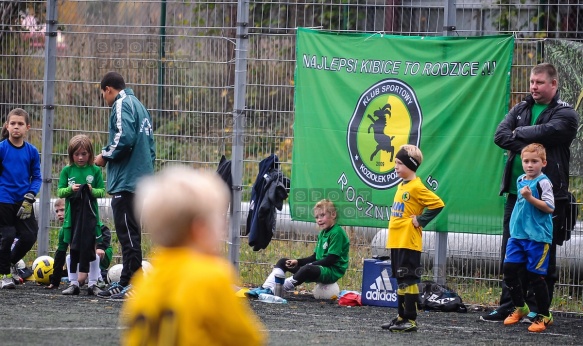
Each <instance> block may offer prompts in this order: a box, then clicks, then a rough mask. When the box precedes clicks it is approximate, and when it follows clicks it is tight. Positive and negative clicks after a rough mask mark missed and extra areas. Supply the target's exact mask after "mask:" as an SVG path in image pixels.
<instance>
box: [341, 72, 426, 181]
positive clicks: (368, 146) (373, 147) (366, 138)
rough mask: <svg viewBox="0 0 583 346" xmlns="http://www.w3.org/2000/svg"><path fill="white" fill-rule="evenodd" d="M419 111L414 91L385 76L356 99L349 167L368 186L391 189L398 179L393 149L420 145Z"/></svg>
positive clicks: (349, 150) (351, 129)
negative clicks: (350, 166)
mask: <svg viewBox="0 0 583 346" xmlns="http://www.w3.org/2000/svg"><path fill="white" fill-rule="evenodd" d="M421 121H422V114H421V108H420V107H419V102H418V100H417V96H416V95H415V92H414V90H413V89H412V88H411V87H410V86H409V85H407V84H406V83H404V82H403V81H401V80H398V79H384V80H381V81H379V82H377V83H376V84H374V85H372V86H371V87H370V88H368V90H366V91H365V92H364V93H363V94H362V95H361V96H360V98H359V100H358V103H357V105H356V107H355V110H354V113H353V115H352V118H351V119H350V122H349V124H348V134H347V145H348V152H349V154H350V159H351V162H352V167H353V168H354V170H355V171H356V173H357V174H358V176H359V177H360V179H361V180H362V181H363V182H365V183H366V184H367V185H368V186H370V187H373V188H376V189H390V188H391V187H393V186H395V185H397V184H398V183H399V182H400V181H401V178H399V176H398V175H397V173H396V172H395V162H394V160H395V150H397V151H398V150H399V148H400V146H401V145H403V144H414V145H416V146H419V143H420V139H421Z"/></svg>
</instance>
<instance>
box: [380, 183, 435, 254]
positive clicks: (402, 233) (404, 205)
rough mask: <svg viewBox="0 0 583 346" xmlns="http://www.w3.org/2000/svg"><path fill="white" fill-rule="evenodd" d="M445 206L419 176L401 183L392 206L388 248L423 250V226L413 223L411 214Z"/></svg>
mask: <svg viewBox="0 0 583 346" xmlns="http://www.w3.org/2000/svg"><path fill="white" fill-rule="evenodd" d="M444 206H445V205H444V203H443V201H442V200H441V198H439V197H438V196H437V195H436V194H435V193H433V191H431V190H429V189H428V188H427V187H425V185H423V183H422V182H421V179H419V177H416V178H415V179H413V180H411V181H409V182H407V183H405V184H404V183H400V184H399V187H398V188H397V192H395V199H394V201H393V205H392V206H391V218H390V220H389V236H388V237H387V248H389V249H411V250H415V251H422V250H423V247H422V246H423V242H422V238H421V227H417V228H416V227H415V226H414V225H413V220H412V219H411V216H413V215H417V216H419V215H421V214H422V213H423V210H425V208H428V209H436V208H442V207H444Z"/></svg>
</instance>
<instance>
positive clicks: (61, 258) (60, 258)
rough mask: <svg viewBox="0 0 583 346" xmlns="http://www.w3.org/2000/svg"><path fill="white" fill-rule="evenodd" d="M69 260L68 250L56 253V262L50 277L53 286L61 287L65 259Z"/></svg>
mask: <svg viewBox="0 0 583 346" xmlns="http://www.w3.org/2000/svg"><path fill="white" fill-rule="evenodd" d="M66 258H67V250H65V251H63V250H59V249H57V251H55V262H54V263H53V268H54V269H53V274H52V275H51V276H50V278H49V279H50V281H51V284H52V285H53V286H57V287H59V285H60V284H61V278H62V277H63V276H64V275H63V272H64V271H63V267H64V266H65V259H66Z"/></svg>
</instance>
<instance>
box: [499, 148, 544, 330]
mask: <svg viewBox="0 0 583 346" xmlns="http://www.w3.org/2000/svg"><path fill="white" fill-rule="evenodd" d="M520 159H521V161H522V169H523V170H524V173H525V174H523V175H521V176H519V177H518V179H517V181H516V184H517V191H518V199H517V200H516V204H515V205H514V209H513V210H512V215H511V217H510V239H508V244H507V245H506V256H505V257H504V266H503V271H504V283H505V284H506V286H507V287H508V292H510V297H511V298H512V303H514V306H515V309H514V312H512V314H510V316H508V317H506V319H505V320H504V324H505V325H511V324H515V323H518V322H519V321H520V320H522V318H523V317H525V316H527V315H528V314H529V312H530V309H529V308H528V305H526V304H525V302H524V295H523V292H522V284H521V282H520V278H519V276H518V274H517V273H519V272H523V271H524V270H526V279H527V280H528V284H529V285H530V286H531V287H532V290H533V292H534V298H535V301H536V306H537V308H538V310H539V311H538V314H537V316H536V317H535V319H534V322H533V323H532V324H531V325H530V326H529V327H528V330H529V331H531V332H536V333H540V332H542V331H544V330H545V329H546V328H547V326H549V325H551V324H552V323H553V316H552V315H551V312H550V311H549V306H550V299H549V291H548V287H547V284H546V281H545V277H546V275H547V271H548V266H549V248H550V246H551V243H552V242H553V217H552V214H553V211H554V210H555V198H554V196H553V184H551V181H550V180H549V178H548V177H547V176H546V175H545V174H544V173H542V169H543V167H545V166H546V165H547V155H546V151H545V148H544V147H543V146H542V145H541V144H538V143H533V144H529V145H527V146H526V147H524V149H522V152H521V153H520ZM524 284H526V282H525V283H524Z"/></svg>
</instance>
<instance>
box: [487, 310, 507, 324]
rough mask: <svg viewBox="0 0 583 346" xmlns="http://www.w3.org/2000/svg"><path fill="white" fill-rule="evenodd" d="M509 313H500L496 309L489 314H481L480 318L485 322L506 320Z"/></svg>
mask: <svg viewBox="0 0 583 346" xmlns="http://www.w3.org/2000/svg"><path fill="white" fill-rule="evenodd" d="M506 317H508V315H505V314H502V313H500V312H499V311H498V310H494V311H492V312H491V313H489V314H488V315H483V316H480V320H481V321H484V322H504V320H505V319H506Z"/></svg>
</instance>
